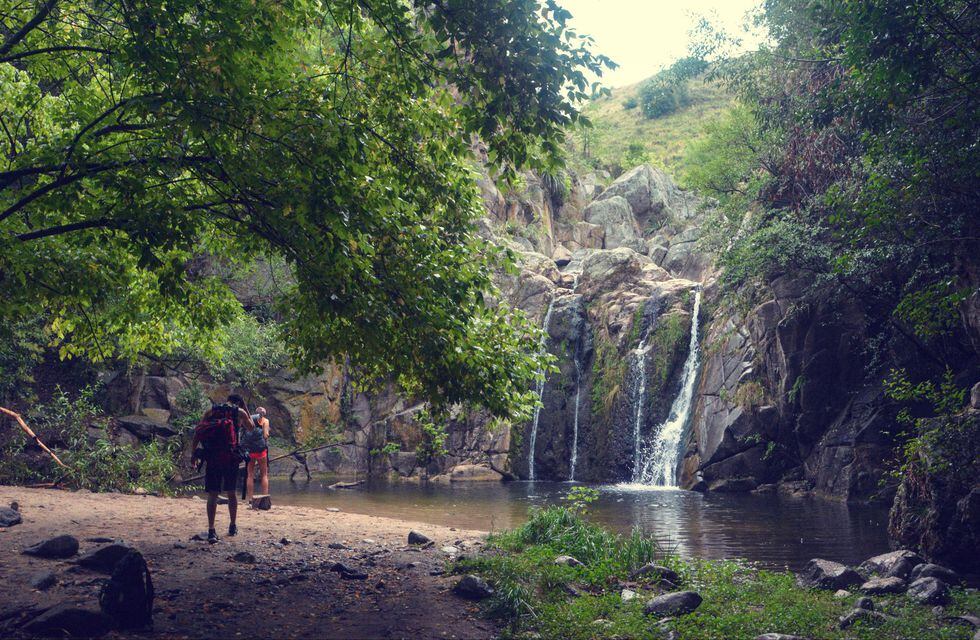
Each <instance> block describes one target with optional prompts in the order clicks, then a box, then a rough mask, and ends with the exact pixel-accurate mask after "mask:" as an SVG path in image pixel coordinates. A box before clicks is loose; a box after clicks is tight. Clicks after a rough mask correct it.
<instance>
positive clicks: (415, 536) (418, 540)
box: [408, 531, 432, 544]
mask: <svg viewBox="0 0 980 640" xmlns="http://www.w3.org/2000/svg"><path fill="white" fill-rule="evenodd" d="M428 542H432V540H431V539H430V538H429V536H427V535H425V534H424V533H419V532H418V531H409V532H408V544H426V543H428Z"/></svg>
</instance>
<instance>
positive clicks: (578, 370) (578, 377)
mask: <svg viewBox="0 0 980 640" xmlns="http://www.w3.org/2000/svg"><path fill="white" fill-rule="evenodd" d="M577 288H578V274H575V279H574V280H573V281H572V293H573V294H574V293H575V289H577ZM578 352H579V348H578V344H576V345H575V355H574V356H572V360H573V361H574V362H575V414H574V415H575V417H574V418H573V419H572V461H571V464H570V465H569V466H570V468H571V473H570V474H569V477H568V479H569V481H571V482H574V481H575V465H576V464H577V463H578V409H579V406H580V404H581V403H580V402H579V401H580V400H581V398H582V365H581V363H579V361H578Z"/></svg>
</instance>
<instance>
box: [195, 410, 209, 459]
mask: <svg viewBox="0 0 980 640" xmlns="http://www.w3.org/2000/svg"><path fill="white" fill-rule="evenodd" d="M210 417H211V409H208V410H207V412H205V414H204V416H202V417H201V421H202V422H203V421H205V420H207V419H208V418H210ZM200 441H201V435H200V434H199V433H198V431H197V429H194V439H193V440H191V451H192V452H193V451H194V449H197V445H198V444H199V443H200Z"/></svg>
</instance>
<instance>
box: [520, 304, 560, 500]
mask: <svg viewBox="0 0 980 640" xmlns="http://www.w3.org/2000/svg"><path fill="white" fill-rule="evenodd" d="M557 297H558V296H556V295H553V296H551V302H549V303H548V310H547V311H546V312H545V314H544V327H543V328H544V333H543V334H542V335H541V344H540V345H539V348H538V351H539V352H540V353H544V350H545V349H547V348H548V325H550V324H551V312H552V310H554V308H555V299H556V298H557ZM538 375H539V376H541V378H540V379H539V380H538V389H537V391H538V403H539V404H538V406H536V407H535V408H534V420H533V421H532V422H531V441H530V443H529V445H528V454H527V467H528V477H529V479H530V480H534V479H535V477H534V476H535V474H534V448H535V446H536V445H537V442H538V418H540V417H541V408H542V404H543V402H544V383H545V378H544V371H543V370H539V371H538Z"/></svg>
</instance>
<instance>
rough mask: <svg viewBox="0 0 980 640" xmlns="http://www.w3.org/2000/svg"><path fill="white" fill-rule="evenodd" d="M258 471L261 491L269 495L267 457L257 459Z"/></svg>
mask: <svg viewBox="0 0 980 640" xmlns="http://www.w3.org/2000/svg"><path fill="white" fill-rule="evenodd" d="M259 473H260V474H261V476H262V493H263V494H265V495H269V459H268V458H262V459H261V460H259Z"/></svg>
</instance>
